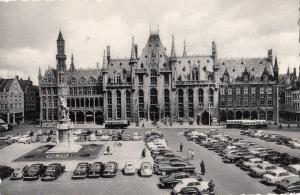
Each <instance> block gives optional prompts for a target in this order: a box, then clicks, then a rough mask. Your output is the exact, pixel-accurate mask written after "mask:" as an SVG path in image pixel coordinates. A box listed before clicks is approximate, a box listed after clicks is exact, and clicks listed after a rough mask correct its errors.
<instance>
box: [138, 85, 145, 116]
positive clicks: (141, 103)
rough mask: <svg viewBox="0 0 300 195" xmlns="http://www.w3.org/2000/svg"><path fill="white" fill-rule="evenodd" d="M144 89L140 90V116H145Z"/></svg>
mask: <svg viewBox="0 0 300 195" xmlns="http://www.w3.org/2000/svg"><path fill="white" fill-rule="evenodd" d="M144 117H145V116H144V91H143V90H141V89H140V90H139V118H144Z"/></svg>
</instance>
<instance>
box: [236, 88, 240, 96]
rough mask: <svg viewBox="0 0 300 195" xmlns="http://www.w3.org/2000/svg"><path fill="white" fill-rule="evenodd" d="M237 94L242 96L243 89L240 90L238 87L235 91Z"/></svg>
mask: <svg viewBox="0 0 300 195" xmlns="http://www.w3.org/2000/svg"><path fill="white" fill-rule="evenodd" d="M235 94H236V95H240V94H241V89H240V88H239V87H237V88H236V89H235Z"/></svg>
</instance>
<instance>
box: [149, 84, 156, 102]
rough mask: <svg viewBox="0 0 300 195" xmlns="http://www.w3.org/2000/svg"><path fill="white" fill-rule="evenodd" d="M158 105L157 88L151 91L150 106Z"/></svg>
mask: <svg viewBox="0 0 300 195" xmlns="http://www.w3.org/2000/svg"><path fill="white" fill-rule="evenodd" d="M156 104H157V90H156V89H155V88H152V89H151V90H150V105H156Z"/></svg>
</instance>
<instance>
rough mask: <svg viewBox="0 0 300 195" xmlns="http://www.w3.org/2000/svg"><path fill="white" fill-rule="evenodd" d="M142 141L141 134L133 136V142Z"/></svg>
mask: <svg viewBox="0 0 300 195" xmlns="http://www.w3.org/2000/svg"><path fill="white" fill-rule="evenodd" d="M141 139H142V136H141V135H140V134H138V133H134V134H133V137H132V140H133V141H139V140H141Z"/></svg>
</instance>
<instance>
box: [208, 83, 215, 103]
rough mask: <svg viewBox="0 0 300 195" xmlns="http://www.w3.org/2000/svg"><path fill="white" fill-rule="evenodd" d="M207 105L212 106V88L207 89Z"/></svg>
mask: <svg viewBox="0 0 300 195" xmlns="http://www.w3.org/2000/svg"><path fill="white" fill-rule="evenodd" d="M208 105H209V106H210V107H212V106H214V90H213V89H212V88H209V89H208Z"/></svg>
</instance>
